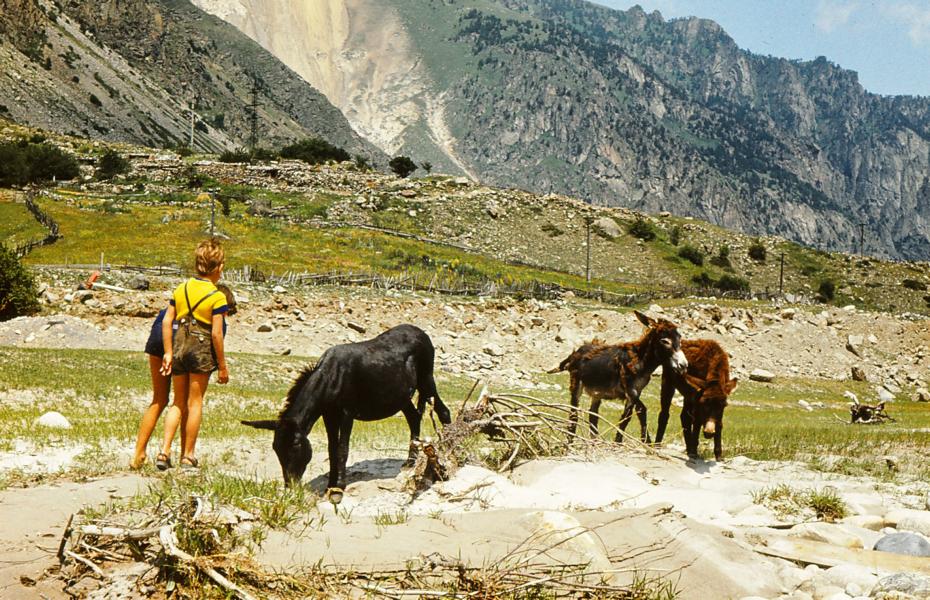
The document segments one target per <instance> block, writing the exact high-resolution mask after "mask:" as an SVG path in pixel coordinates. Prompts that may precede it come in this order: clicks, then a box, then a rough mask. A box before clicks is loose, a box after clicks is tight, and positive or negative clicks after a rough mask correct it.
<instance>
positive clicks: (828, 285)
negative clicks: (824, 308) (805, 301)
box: [817, 279, 836, 302]
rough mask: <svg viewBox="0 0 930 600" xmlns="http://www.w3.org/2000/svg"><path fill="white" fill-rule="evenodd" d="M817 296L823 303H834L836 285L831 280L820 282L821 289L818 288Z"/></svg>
mask: <svg viewBox="0 0 930 600" xmlns="http://www.w3.org/2000/svg"><path fill="white" fill-rule="evenodd" d="M817 294H819V296H820V300H821V301H823V302H832V301H833V298H834V297H835V295H836V284H835V283H833V281H831V280H830V279H824V280H823V281H821V282H820V287H819V288H817Z"/></svg>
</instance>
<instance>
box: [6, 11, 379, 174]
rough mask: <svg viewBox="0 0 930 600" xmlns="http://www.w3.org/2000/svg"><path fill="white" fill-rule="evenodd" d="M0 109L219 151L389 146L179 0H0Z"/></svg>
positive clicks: (78, 128)
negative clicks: (373, 140)
mask: <svg viewBox="0 0 930 600" xmlns="http://www.w3.org/2000/svg"><path fill="white" fill-rule="evenodd" d="M0 65H2V69H0V115H2V116H4V117H7V118H10V119H13V120H14V121H17V122H20V123H25V124H31V125H36V126H39V127H43V128H47V129H52V130H56V131H61V132H67V133H74V134H77V135H82V136H87V137H94V138H101V139H107V140H118V141H128V142H135V143H141V144H145V145H149V146H154V147H165V146H176V145H180V144H186V143H188V141H189V138H190V130H191V110H190V106H191V105H193V113H194V117H193V122H194V148H195V149H200V150H207V151H220V150H223V149H232V148H236V147H238V146H243V145H245V144H246V143H247V141H248V140H249V135H250V130H251V128H250V122H251V119H250V116H251V105H252V100H253V89H254V90H255V97H256V100H257V106H258V123H259V127H258V130H259V143H261V144H264V145H277V144H281V143H282V142H285V141H288V140H294V139H297V138H300V137H304V136H308V135H316V136H320V137H323V138H326V139H327V140H329V141H330V142H332V143H334V144H337V145H340V146H343V147H345V148H347V149H348V150H350V151H352V152H354V153H360V154H363V155H366V156H368V157H369V158H372V159H374V160H376V161H380V160H382V159H383V157H384V156H383V154H382V153H381V152H380V151H379V150H378V149H377V148H375V147H374V146H373V145H372V144H370V143H368V142H367V141H365V140H364V139H363V138H361V136H359V135H358V134H357V133H355V131H353V129H352V128H351V127H350V125H349V123H348V122H347V121H346V119H345V118H344V117H343V116H342V114H341V113H340V112H339V110H338V109H336V108H335V107H334V106H333V105H332V104H331V103H330V102H329V101H328V100H327V99H326V97H325V96H324V95H322V94H321V93H320V92H318V91H317V90H316V89H314V88H313V87H312V86H310V85H309V84H308V83H307V82H306V81H304V80H303V79H301V78H300V77H299V76H298V75H297V74H295V73H294V72H293V71H291V70H290V69H289V68H288V67H286V66H285V65H284V64H283V63H281V62H280V61H279V60H278V59H276V58H275V57H274V56H272V55H271V54H270V53H268V52H267V51H265V50H263V49H262V48H261V47H260V46H259V45H258V44H255V43H254V42H252V41H251V40H249V39H248V38H247V37H246V36H244V35H243V34H242V33H241V32H239V31H238V30H237V29H235V28H234V27H232V26H230V25H229V24H227V23H225V22H223V21H222V20H220V19H217V18H215V17H213V16H210V15H208V14H206V13H204V12H202V11H200V10H199V9H197V8H196V7H194V6H193V5H192V4H190V3H189V2H185V1H180V0H119V1H117V0H102V1H100V2H84V1H81V0H61V1H59V2H54V3H52V2H46V1H45V0H0Z"/></svg>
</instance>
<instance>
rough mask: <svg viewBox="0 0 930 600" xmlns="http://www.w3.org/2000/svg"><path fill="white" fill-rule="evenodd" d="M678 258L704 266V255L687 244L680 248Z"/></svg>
mask: <svg viewBox="0 0 930 600" xmlns="http://www.w3.org/2000/svg"><path fill="white" fill-rule="evenodd" d="M678 256H680V257H682V258H683V259H685V260H688V261H690V262H691V263H692V264H695V265H697V266H699V267H700V266H701V265H703V264H704V253H703V252H701V251H700V250H698V249H697V248H695V247H694V246H692V245H690V244H686V245H684V246H682V247H681V248H679V249H678Z"/></svg>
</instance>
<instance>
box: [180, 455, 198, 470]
mask: <svg viewBox="0 0 930 600" xmlns="http://www.w3.org/2000/svg"><path fill="white" fill-rule="evenodd" d="M181 468H182V469H185V470H193V469H199V468H200V463H199V462H198V461H197V459H196V458H194V457H193V456H182V457H181Z"/></svg>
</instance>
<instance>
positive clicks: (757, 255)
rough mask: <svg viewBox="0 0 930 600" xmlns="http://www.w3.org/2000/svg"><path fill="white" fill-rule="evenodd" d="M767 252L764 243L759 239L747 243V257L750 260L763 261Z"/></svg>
mask: <svg viewBox="0 0 930 600" xmlns="http://www.w3.org/2000/svg"><path fill="white" fill-rule="evenodd" d="M767 254H768V253H767V251H766V249H765V244H763V243H762V241H761V240H754V241H753V242H752V244H750V245H749V258H751V259H752V260H754V261H756V262H760V263H764V262H765V259H766V256H767Z"/></svg>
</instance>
